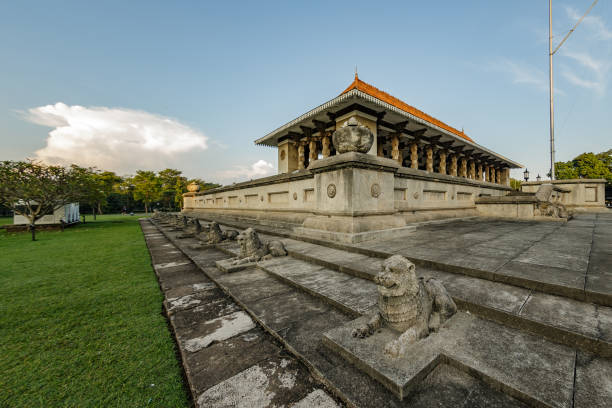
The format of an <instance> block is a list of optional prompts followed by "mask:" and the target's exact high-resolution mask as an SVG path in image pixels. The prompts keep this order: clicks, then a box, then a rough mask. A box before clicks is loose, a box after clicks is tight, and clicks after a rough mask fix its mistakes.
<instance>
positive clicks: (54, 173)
mask: <svg viewBox="0 0 612 408" xmlns="http://www.w3.org/2000/svg"><path fill="white" fill-rule="evenodd" d="M87 173H88V170H87V169H84V168H82V167H78V166H74V165H73V166H71V167H68V168H66V167H61V166H47V165H44V164H42V163H39V162H35V161H32V160H28V161H3V162H0V204H2V205H4V206H6V207H9V208H10V209H11V210H13V212H14V213H16V214H19V215H21V216H23V217H25V218H27V219H28V221H29V225H30V231H31V233H32V241H36V221H38V220H39V219H41V218H42V217H43V216H45V215H47V214H53V213H54V212H55V211H56V210H57V209H59V208H61V207H63V206H64V205H66V204H68V203H71V202H75V201H78V200H79V198H81V197H82V196H83V187H84V185H85V184H86V183H87V179H86V174H87Z"/></svg>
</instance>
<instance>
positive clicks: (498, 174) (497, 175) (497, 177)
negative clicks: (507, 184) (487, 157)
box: [495, 168, 501, 184]
mask: <svg viewBox="0 0 612 408" xmlns="http://www.w3.org/2000/svg"><path fill="white" fill-rule="evenodd" d="M495 182H496V183H497V184H501V170H500V169H499V168H498V169H496V170H495Z"/></svg>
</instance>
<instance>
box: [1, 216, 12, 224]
mask: <svg viewBox="0 0 612 408" xmlns="http://www.w3.org/2000/svg"><path fill="white" fill-rule="evenodd" d="M12 223H13V217H0V225H6V224H12Z"/></svg>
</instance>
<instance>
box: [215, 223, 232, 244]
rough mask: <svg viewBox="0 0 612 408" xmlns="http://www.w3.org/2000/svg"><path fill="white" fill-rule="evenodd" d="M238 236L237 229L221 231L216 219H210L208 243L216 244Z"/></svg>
mask: <svg viewBox="0 0 612 408" xmlns="http://www.w3.org/2000/svg"><path fill="white" fill-rule="evenodd" d="M237 237H238V231H236V230H226V231H225V232H224V231H221V227H220V226H219V223H218V222H216V221H212V222H211V223H210V225H209V227H208V243H209V244H218V243H220V242H222V241H225V240H226V239H227V240H232V241H233V240H235V239H236V238H237Z"/></svg>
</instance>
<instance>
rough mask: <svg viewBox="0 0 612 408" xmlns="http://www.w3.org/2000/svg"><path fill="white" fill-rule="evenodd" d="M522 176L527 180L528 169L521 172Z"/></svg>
mask: <svg viewBox="0 0 612 408" xmlns="http://www.w3.org/2000/svg"><path fill="white" fill-rule="evenodd" d="M523 177H524V178H525V181H529V170H527V169H525V171H524V172H523Z"/></svg>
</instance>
